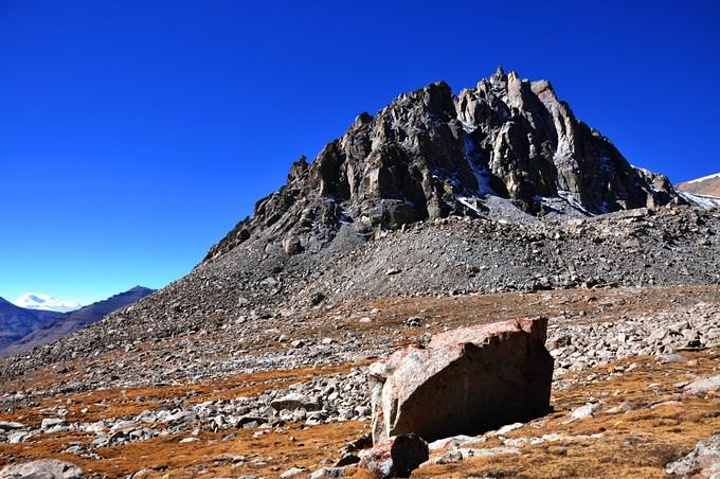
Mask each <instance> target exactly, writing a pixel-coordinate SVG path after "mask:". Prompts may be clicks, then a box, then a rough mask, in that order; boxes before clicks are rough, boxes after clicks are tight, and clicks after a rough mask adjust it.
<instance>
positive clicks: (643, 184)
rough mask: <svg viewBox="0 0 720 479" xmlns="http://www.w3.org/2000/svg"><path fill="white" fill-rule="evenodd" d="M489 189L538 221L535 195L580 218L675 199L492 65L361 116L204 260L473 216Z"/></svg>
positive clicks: (541, 90) (299, 165)
mask: <svg viewBox="0 0 720 479" xmlns="http://www.w3.org/2000/svg"><path fill="white" fill-rule="evenodd" d="M651 183H652V185H651ZM658 185H660V186H658ZM488 193H492V194H496V195H498V196H501V197H504V198H508V199H510V200H512V201H513V202H514V204H515V205H516V206H517V207H519V208H520V209H522V210H524V211H525V212H527V213H531V214H543V213H544V208H545V207H544V203H543V201H542V198H545V197H559V198H562V199H565V200H567V201H568V203H569V204H570V205H572V207H573V208H576V209H577V210H578V211H581V212H583V213H585V214H597V213H604V212H610V211H616V210H620V209H628V208H636V207H642V206H655V205H659V204H664V203H667V202H669V201H671V200H675V201H680V200H678V196H677V194H676V193H675V191H674V190H673V189H672V187H671V186H670V185H669V182H663V181H662V180H658V179H657V178H654V177H653V178H650V177H648V176H647V175H646V174H644V173H642V172H640V171H639V170H637V169H636V168H634V167H632V166H631V165H630V164H629V163H628V162H627V161H626V160H625V158H624V157H623V156H622V154H620V152H619V151H618V150H617V149H616V148H615V147H614V146H613V144H612V143H611V142H610V141H608V140H607V139H606V138H604V137H602V136H601V135H599V134H598V133H597V132H596V131H594V130H592V129H591V128H590V127H588V126H587V125H586V124H584V123H582V122H581V121H578V120H577V119H576V118H575V116H574V115H573V113H572V111H571V110H570V108H569V106H568V105H567V104H566V103H564V102H561V101H560V100H558V98H557V96H556V94H555V92H554V90H553V89H552V87H551V86H550V83H549V82H547V81H545V80H539V81H536V82H533V83H531V82H529V81H527V80H521V79H520V77H519V75H518V74H517V73H515V72H510V74H505V71H504V70H503V68H502V67H498V69H497V70H496V71H495V73H494V74H493V75H492V76H491V77H490V78H489V79H488V80H481V81H480V82H479V83H478V85H477V87H475V88H472V89H465V90H462V91H461V92H460V93H459V95H458V96H457V97H456V96H454V95H453V93H452V90H451V88H450V87H449V86H448V85H447V83H445V82H442V81H441V82H436V83H432V84H430V85H428V86H426V87H424V88H421V89H419V90H416V91H413V92H410V93H405V94H402V95H400V96H399V97H398V98H397V99H396V100H395V101H393V102H392V103H391V104H389V105H388V106H386V107H385V108H383V109H382V110H380V111H379V112H378V113H377V114H376V115H375V116H374V117H373V116H371V115H370V114H368V113H361V114H360V115H358V117H357V118H356V119H355V121H354V123H353V124H352V126H351V127H350V128H349V129H348V130H347V132H346V133H345V134H344V135H343V136H342V137H341V138H339V139H336V140H334V141H332V142H330V143H328V144H327V145H326V147H325V148H324V149H323V150H322V151H321V152H320V154H319V155H318V156H317V157H316V158H315V160H314V161H313V162H312V164H310V165H308V163H307V161H306V160H305V159H304V158H301V159H300V160H298V161H297V162H295V163H294V164H293V165H292V167H291V169H290V173H289V174H288V183H287V185H285V186H284V187H283V188H281V189H280V190H279V191H278V192H276V193H273V194H272V195H270V196H269V197H267V198H264V199H263V200H261V201H259V202H258V204H257V205H256V208H255V214H254V215H253V217H252V218H249V219H248V220H247V221H243V222H241V223H240V224H238V226H237V227H236V228H235V229H233V231H231V232H230V234H229V235H228V236H227V237H226V238H224V239H223V240H222V241H221V242H220V243H218V244H217V245H215V246H214V247H213V248H212V249H211V251H210V252H209V254H208V259H209V258H212V257H215V256H217V255H219V254H222V253H223V252H225V251H228V250H229V249H232V248H233V247H234V246H235V245H237V244H239V243H240V242H242V241H244V240H245V239H247V238H249V237H250V235H251V234H253V233H254V232H257V231H265V232H266V234H267V236H268V240H269V241H277V242H283V241H285V240H284V239H285V238H286V237H287V236H288V235H289V236H292V237H293V238H295V239H294V240H293V241H292V242H291V243H292V244H293V247H292V248H288V250H291V251H293V252H298V251H302V250H304V248H305V246H306V245H308V244H310V243H322V242H323V241H327V240H329V239H330V238H332V236H333V235H334V234H335V232H336V231H337V229H338V227H339V225H340V224H342V223H347V222H355V223H356V225H358V226H357V227H358V228H361V227H367V228H397V227H399V226H401V225H403V224H406V223H412V222H415V221H422V220H425V219H434V218H442V217H446V216H448V215H451V214H452V215H469V216H482V215H483V214H484V211H486V208H485V206H484V204H483V198H484V196H485V195H486V194H488Z"/></svg>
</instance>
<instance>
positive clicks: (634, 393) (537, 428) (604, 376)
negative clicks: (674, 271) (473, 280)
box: [412, 349, 720, 478]
mask: <svg viewBox="0 0 720 479" xmlns="http://www.w3.org/2000/svg"><path fill="white" fill-rule="evenodd" d="M683 355H685V356H686V357H688V358H689V359H690V361H689V362H686V363H669V364H661V363H659V362H658V361H656V360H655V359H653V358H635V359H629V360H625V361H621V362H619V363H616V364H615V365H613V366H611V367H610V368H608V369H598V370H596V371H595V373H596V374H597V375H598V379H596V380H594V381H593V382H592V383H591V384H588V385H586V386H582V387H577V388H573V389H571V390H570V391H567V392H563V391H557V392H553V399H552V404H553V407H554V412H553V413H552V414H550V415H549V416H547V417H545V418H542V419H539V420H536V421H533V422H531V423H529V424H527V425H525V426H524V427H522V428H520V429H517V430H515V431H512V432H510V433H508V434H507V437H508V438H511V439H512V438H516V439H517V438H522V437H530V438H538V437H542V436H543V435H546V434H561V435H564V436H580V435H584V436H590V435H593V434H602V435H603V437H601V438H598V439H567V440H562V439H561V440H556V441H549V442H544V443H543V444H541V445H534V446H533V445H524V446H521V447H520V450H521V455H520V456H516V455H498V456H490V457H477V458H470V459H468V460H467V461H464V462H462V463H459V464H447V465H431V466H426V467H423V468H421V469H419V470H417V471H415V473H414V474H413V476H412V477H422V478H429V477H447V478H469V477H526V478H535V477H546V478H565V477H598V478H600V477H614V478H644V477H647V478H655V477H657V478H663V477H665V473H664V466H665V464H666V463H667V462H669V461H671V460H674V459H676V458H678V457H680V456H682V455H685V454H687V453H688V452H690V451H691V450H692V449H693V448H694V447H695V445H696V443H697V442H698V441H699V440H702V439H707V438H708V437H709V436H711V435H713V434H717V432H718V431H720V397H719V396H717V395H707V396H693V395H687V394H683V392H682V389H681V388H680V384H682V383H683V382H687V381H691V380H694V379H697V377H705V376H712V375H716V374H718V371H719V370H720V351H718V350H717V349H715V350H712V351H704V352H697V353H688V352H685V353H683ZM632 363H636V364H637V365H638V366H637V367H636V368H635V369H633V370H632V371H630V372H627V373H625V374H622V375H619V374H617V373H612V372H611V371H613V370H614V367H616V366H624V367H629V366H630V365H631V364H632ZM588 374H591V373H588V372H586V373H584V374H583V375H582V376H586V375H588ZM589 401H601V403H602V409H601V410H600V411H598V412H596V413H595V414H594V417H590V418H585V419H580V420H576V421H572V422H568V419H569V418H570V413H571V411H572V410H573V409H575V408H577V407H580V406H582V405H584V404H586V403H587V402H589ZM614 407H620V408H625V407H627V409H628V410H627V412H614V411H612V408H614ZM502 445H503V444H502V443H501V442H500V440H499V439H498V438H492V439H489V440H488V441H487V442H486V443H483V444H481V445H477V446H473V447H477V448H489V447H498V446H502Z"/></svg>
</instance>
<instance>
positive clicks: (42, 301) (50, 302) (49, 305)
mask: <svg viewBox="0 0 720 479" xmlns="http://www.w3.org/2000/svg"><path fill="white" fill-rule="evenodd" d="M13 303H14V304H15V306H19V307H21V308H25V309H37V310H42V311H57V312H59V313H67V312H69V311H75V310H76V309H80V308H81V307H82V305H81V304H80V303H77V302H75V301H68V300H63V299H55V298H53V297H52V296H49V295H47V294H40V293H25V294H23V295H22V296H20V297H19V298H18V299H16V300H15V301H13Z"/></svg>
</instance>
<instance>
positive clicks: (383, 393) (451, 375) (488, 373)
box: [370, 318, 553, 442]
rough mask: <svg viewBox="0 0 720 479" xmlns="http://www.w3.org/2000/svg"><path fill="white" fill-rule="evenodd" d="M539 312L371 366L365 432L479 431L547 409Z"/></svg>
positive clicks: (430, 435)
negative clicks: (370, 401) (370, 420)
mask: <svg viewBox="0 0 720 479" xmlns="http://www.w3.org/2000/svg"><path fill="white" fill-rule="evenodd" d="M546 331H547V319H546V318H525V319H516V320H510V321H503V322H499V323H493V324H489V325H482V326H471V327H468V328H462V329H458V330H455V331H450V332H447V333H443V334H439V335H437V336H435V337H434V338H433V339H432V341H431V342H430V344H429V345H428V346H427V348H420V347H417V346H409V347H407V348H405V349H404V350H402V351H398V352H396V353H395V354H393V355H392V356H390V357H389V358H387V359H386V360H385V361H381V362H377V363H375V364H373V365H372V366H371V369H370V371H371V375H372V378H373V379H372V381H373V384H372V388H373V438H374V440H375V441H376V442H379V441H382V440H384V439H386V438H388V437H391V436H396V435H399V434H408V433H416V434H418V435H420V436H421V437H423V438H424V439H425V440H428V441H432V440H435V439H440V438H443V437H448V436H453V435H456V434H479V433H482V432H484V431H488V430H491V429H495V428H497V427H499V426H502V425H504V424H509V423H513V422H518V421H527V420H529V419H532V418H535V417H538V416H541V415H543V414H545V413H547V412H548V411H549V409H550V386H551V382H552V371H553V359H552V357H551V356H550V354H549V353H548V351H547V349H545V337H546Z"/></svg>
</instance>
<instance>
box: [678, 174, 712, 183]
mask: <svg viewBox="0 0 720 479" xmlns="http://www.w3.org/2000/svg"><path fill="white" fill-rule="evenodd" d="M713 178H720V173H715V174H713V175H708V176H703V177H702V178H696V179H694V180H690V181H686V182H685V183H688V184H689V183H700V182H702V181H706V180H712V179H713Z"/></svg>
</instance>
